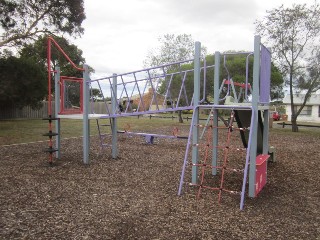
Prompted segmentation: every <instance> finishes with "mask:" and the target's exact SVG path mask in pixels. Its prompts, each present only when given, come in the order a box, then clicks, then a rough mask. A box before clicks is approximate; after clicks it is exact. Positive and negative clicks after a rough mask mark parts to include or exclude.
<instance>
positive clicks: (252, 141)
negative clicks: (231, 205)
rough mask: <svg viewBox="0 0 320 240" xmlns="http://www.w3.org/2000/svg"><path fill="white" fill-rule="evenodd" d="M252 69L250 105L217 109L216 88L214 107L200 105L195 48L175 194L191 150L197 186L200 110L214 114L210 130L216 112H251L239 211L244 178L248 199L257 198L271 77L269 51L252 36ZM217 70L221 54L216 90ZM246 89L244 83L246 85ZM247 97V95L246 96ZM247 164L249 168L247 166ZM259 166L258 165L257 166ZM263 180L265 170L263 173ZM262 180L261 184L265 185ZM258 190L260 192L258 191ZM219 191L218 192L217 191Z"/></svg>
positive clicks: (197, 50)
mask: <svg viewBox="0 0 320 240" xmlns="http://www.w3.org/2000/svg"><path fill="white" fill-rule="evenodd" d="M253 56H254V65H253V84H252V101H251V102H250V103H244V104H241V103H237V102H234V103H233V104H232V105H219V88H218V87H214V103H213V105H200V95H199V92H200V91H199V89H200V85H199V81H198V80H199V79H200V43H198V44H196V48H195V64H194V68H195V69H194V82H195V87H194V111H193V119H192V126H191V128H190V132H189V139H188V145H187V149H186V154H185V159H184V163H183V166H182V171H181V177H180V184H179V190H178V194H179V195H180V194H181V193H182V187H183V186H184V183H185V182H184V181H185V180H184V174H185V171H186V167H187V162H188V160H187V156H188V153H189V150H190V148H191V150H190V151H191V158H192V167H191V168H192V170H191V184H193V185H197V184H199V174H198V172H199V171H198V168H199V165H198V164H199V148H198V147H197V144H198V141H199V129H198V127H194V126H198V125H199V110H200V108H206V109H210V110H212V112H213V116H214V117H213V120H212V121H213V126H218V114H217V111H218V109H234V110H236V109H237V110H250V111H251V121H250V133H249V135H250V136H249V140H248V144H247V154H246V163H245V168H244V175H243V187H242V191H241V201H240V209H243V206H244V196H245V183H246V182H247V180H248V179H247V175H248V176H249V180H248V182H249V191H248V193H249V197H255V196H256V195H257V191H256V188H257V179H256V171H257V164H256V160H257V159H258V156H257V145H258V117H257V116H258V112H259V111H263V123H264V127H263V130H262V132H263V136H262V143H261V145H262V155H263V157H259V159H263V160H265V159H267V157H266V156H267V155H268V138H269V135H268V134H269V123H268V122H269V99H270V75H271V53H270V51H269V50H268V49H267V48H266V47H265V46H263V45H262V44H261V42H260V37H259V36H255V41H254V53H253ZM219 70H220V53H219V52H215V70H214V86H219V77H220V76H219ZM246 85H247V83H246ZM246 94H247V93H246ZM212 134H213V139H212V142H213V143H212V145H213V146H218V137H217V136H218V128H217V127H213V129H212ZM217 161H218V151H217V148H216V147H213V149H212V163H211V166H212V175H216V174H217V166H218V162H217ZM249 163H250V164H249ZM259 164H260V162H259ZM264 175H265V177H266V169H265V173H264ZM265 181H266V180H265V179H264V184H265ZM260 190H261V188H260ZM220 191H221V190H220Z"/></svg>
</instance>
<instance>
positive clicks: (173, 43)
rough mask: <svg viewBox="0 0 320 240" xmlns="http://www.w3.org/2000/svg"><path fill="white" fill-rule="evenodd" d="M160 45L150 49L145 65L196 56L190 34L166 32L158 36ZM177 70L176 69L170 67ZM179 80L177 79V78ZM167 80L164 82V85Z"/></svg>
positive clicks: (162, 63) (160, 63)
mask: <svg viewBox="0 0 320 240" xmlns="http://www.w3.org/2000/svg"><path fill="white" fill-rule="evenodd" d="M158 41H159V47H158V48H156V49H153V50H151V51H149V53H148V55H147V57H146V60H145V61H144V66H145V67H151V66H159V65H164V64H168V63H173V62H178V61H183V60H188V59H192V58H194V40H193V39H192V36H191V35H190V34H180V35H177V36H176V35H174V34H165V35H164V36H163V37H159V38H158ZM202 52H203V53H205V52H206V48H204V47H202ZM169 70H170V71H175V70H176V69H169ZM176 81H177V80H176ZM165 84H166V83H165V81H164V82H163V83H162V86H164V85H165ZM179 122H183V120H182V116H181V111H179Z"/></svg>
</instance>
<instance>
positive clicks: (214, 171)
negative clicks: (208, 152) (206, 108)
mask: <svg viewBox="0 0 320 240" xmlns="http://www.w3.org/2000/svg"><path fill="white" fill-rule="evenodd" d="M219 78H220V52H215V54H214V85H213V86H214V92H213V96H214V99H213V104H214V105H219ZM212 114H213V129H212V134H213V136H212V146H213V149H212V166H213V167H214V168H212V174H213V175H217V169H216V168H215V167H217V165H218V148H216V146H218V128H217V127H218V109H215V108H213V109H212Z"/></svg>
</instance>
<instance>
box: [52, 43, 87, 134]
mask: <svg viewBox="0 0 320 240" xmlns="http://www.w3.org/2000/svg"><path fill="white" fill-rule="evenodd" d="M51 43H54V45H55V47H56V48H57V49H58V50H59V51H60V52H61V53H62V54H63V56H64V57H65V58H66V59H67V60H68V62H69V63H70V64H71V65H72V66H73V67H74V68H75V69H77V70H79V71H84V69H83V68H80V67H78V66H76V64H75V63H74V62H73V61H72V60H71V59H70V58H69V56H68V55H67V54H66V53H65V51H63V49H62V48H61V47H60V45H59V44H58V43H57V42H56V41H55V40H54V39H53V38H52V37H48V41H47V44H48V45H47V65H48V102H49V106H48V115H49V117H51V116H52V107H51V102H52V96H51V73H52V72H54V70H51ZM49 128H50V130H51V126H50V127H49Z"/></svg>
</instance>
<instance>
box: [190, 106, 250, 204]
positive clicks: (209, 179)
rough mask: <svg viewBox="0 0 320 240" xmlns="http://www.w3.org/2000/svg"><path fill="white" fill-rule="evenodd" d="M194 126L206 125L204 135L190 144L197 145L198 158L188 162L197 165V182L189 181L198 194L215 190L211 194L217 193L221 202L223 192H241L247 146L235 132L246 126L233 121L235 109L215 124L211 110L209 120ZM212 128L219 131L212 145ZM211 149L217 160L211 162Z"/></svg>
mask: <svg viewBox="0 0 320 240" xmlns="http://www.w3.org/2000/svg"><path fill="white" fill-rule="evenodd" d="M193 127H197V128H199V129H204V128H205V129H206V134H205V137H203V138H202V139H201V138H199V142H198V143H196V144H193V147H197V148H198V151H199V159H198V162H197V163H188V164H187V166H191V168H198V169H199V171H198V176H197V183H189V184H188V185H189V186H192V187H194V188H195V189H196V192H197V193H196V196H197V198H200V197H201V196H202V195H204V194H207V193H208V192H210V193H212V192H214V193H217V194H213V195H214V196H217V198H218V203H220V202H221V198H222V193H223V192H225V193H229V194H234V195H241V193H242V190H241V187H242V185H243V181H244V177H241V176H244V169H245V164H246V161H245V159H246V154H247V148H244V147H243V146H241V141H239V139H240V138H239V134H236V133H239V132H247V131H249V127H248V128H242V127H238V126H237V125H236V119H235V112H234V110H231V112H230V116H229V119H228V121H227V122H226V124H224V123H221V124H218V126H214V124H213V112H211V113H210V121H209V122H207V123H206V124H204V125H202V124H197V125H194V126H193ZM214 129H217V131H215V132H217V133H218V141H217V145H214V141H213V137H214V131H213V130H214ZM213 149H216V154H215V156H216V160H217V161H216V164H214V163H213V162H212V163H211V159H213V158H214V154H213ZM190 172H191V171H190ZM187 181H188V180H187ZM205 190H210V191H205Z"/></svg>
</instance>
